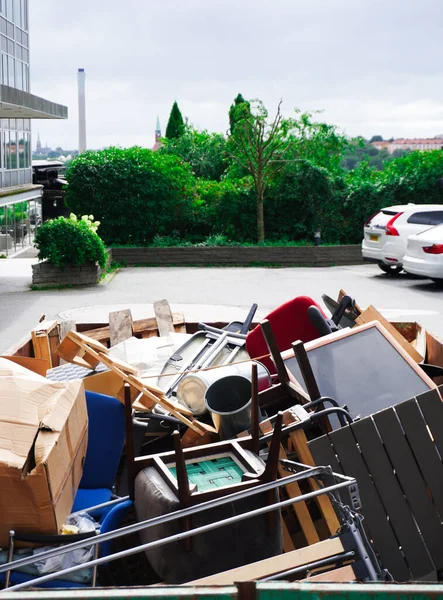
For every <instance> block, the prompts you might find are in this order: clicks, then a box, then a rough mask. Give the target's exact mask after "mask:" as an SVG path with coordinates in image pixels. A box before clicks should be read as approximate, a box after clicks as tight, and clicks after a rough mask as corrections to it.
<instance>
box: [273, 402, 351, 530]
mask: <svg viewBox="0 0 443 600" xmlns="http://www.w3.org/2000/svg"><path fill="white" fill-rule="evenodd" d="M283 421H284V423H285V425H289V424H290V423H293V422H294V419H293V416H292V413H290V412H289V411H288V412H287V413H285V414H284V416H283ZM289 439H290V440H291V443H292V445H293V447H294V450H295V451H296V453H297V456H298V458H299V460H300V462H302V463H303V464H304V465H310V466H314V465H315V462H314V459H313V458H312V454H311V451H310V450H309V448H308V440H307V438H306V434H305V432H304V431H303V429H299V430H298V431H293V432H292V433H290V434H289ZM309 485H310V487H311V489H312V490H313V491H316V490H318V489H320V488H319V486H318V484H317V483H316V482H315V481H314V480H313V479H309ZM316 502H317V504H318V507H319V509H320V512H321V514H322V515H323V518H324V520H325V522H326V525H327V527H328V529H329V532H330V534H331V535H334V534H335V533H336V532H337V531H338V529H340V521H339V520H338V518H337V515H336V514H335V510H334V507H333V506H332V503H331V501H330V499H329V497H328V496H326V495H322V496H318V497H317V498H316Z"/></svg>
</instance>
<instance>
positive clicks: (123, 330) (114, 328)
mask: <svg viewBox="0 0 443 600" xmlns="http://www.w3.org/2000/svg"><path fill="white" fill-rule="evenodd" d="M130 337H132V314H131V311H130V310H129V309H125V310H117V311H114V312H110V313H109V340H110V345H111V347H112V346H116V345H117V344H120V342H124V341H125V340H128V339H129V338H130Z"/></svg>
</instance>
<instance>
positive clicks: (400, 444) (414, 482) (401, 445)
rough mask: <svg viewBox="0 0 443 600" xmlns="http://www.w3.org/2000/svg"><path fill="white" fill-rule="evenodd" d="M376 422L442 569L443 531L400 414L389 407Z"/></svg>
mask: <svg viewBox="0 0 443 600" xmlns="http://www.w3.org/2000/svg"><path fill="white" fill-rule="evenodd" d="M374 420H375V424H376V425H377V429H378V430H379V432H380V434H381V437H382V440H383V443H384V445H385V448H386V450H387V452H388V454H389V457H390V459H391V462H392V464H393V467H394V469H395V472H396V474H397V477H398V480H399V482H400V485H401V486H402V488H403V491H404V493H405V496H406V498H407V500H408V503H409V506H410V507H411V510H412V512H413V513H414V516H415V519H416V521H417V524H418V526H419V528H420V531H421V534H422V536H423V539H424V541H425V543H426V546H427V547H428V550H429V552H430V554H431V556H432V559H433V561H434V563H435V565H436V567H437V568H442V567H443V544H442V543H441V540H442V535H443V529H442V526H441V523H440V519H439V518H438V516H437V513H436V512H435V510H434V507H433V505H432V501H431V499H430V497H429V495H428V492H427V489H426V486H425V483H424V481H423V479H422V476H421V474H420V471H419V469H418V467H417V463H416V462H415V459H414V456H413V454H412V452H411V449H410V447H409V444H408V442H407V440H406V438H405V436H404V434H403V433H402V431H401V429H400V428H399V427H398V419H397V415H396V414H395V412H394V409H392V408H389V409H386V410H383V411H382V412H379V413H377V414H375V415H374Z"/></svg>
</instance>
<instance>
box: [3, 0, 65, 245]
mask: <svg viewBox="0 0 443 600" xmlns="http://www.w3.org/2000/svg"><path fill="white" fill-rule="evenodd" d="M0 57H1V58H0V125H1V126H0V256H1V255H6V256H10V255H13V254H15V253H17V252H19V251H20V250H21V249H23V248H25V247H27V246H30V245H32V241H33V236H34V233H35V228H36V227H37V226H38V225H39V223H40V220H41V214H42V211H41V195H42V188H41V186H36V185H33V183H32V181H33V179H32V166H31V122H32V119H54V118H55V119H63V118H67V108H66V107H64V106H61V105H58V104H54V103H53V102H50V101H48V100H45V99H43V98H39V97H37V96H33V95H32V94H31V93H30V89H31V84H30V60H29V0H0Z"/></svg>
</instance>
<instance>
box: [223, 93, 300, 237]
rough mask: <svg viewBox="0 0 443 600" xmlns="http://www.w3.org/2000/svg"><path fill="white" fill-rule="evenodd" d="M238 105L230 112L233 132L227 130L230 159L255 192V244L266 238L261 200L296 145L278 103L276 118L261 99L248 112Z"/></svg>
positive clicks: (243, 106) (262, 202)
mask: <svg viewBox="0 0 443 600" xmlns="http://www.w3.org/2000/svg"><path fill="white" fill-rule="evenodd" d="M245 104H246V103H245V102H241V103H240V104H238V105H237V106H236V108H235V109H234V112H233V120H232V122H233V123H234V124H235V126H234V130H233V131H232V130H230V131H229V135H230V141H231V145H232V146H231V147H232V151H231V152H230V156H231V157H232V159H233V160H235V161H236V162H237V163H238V164H239V165H240V166H241V167H243V168H244V169H245V170H246V171H247V172H248V173H249V174H250V175H251V177H252V179H253V181H254V186H255V193H256V218H257V241H258V242H263V241H264V239H265V222H264V199H265V193H266V190H267V188H268V187H269V185H270V183H271V181H272V179H273V177H274V176H275V174H276V173H277V172H278V171H279V170H281V168H282V167H283V162H282V160H283V155H284V151H285V150H288V148H289V146H290V145H292V144H294V143H295V140H292V141H291V140H290V139H289V133H290V123H289V122H288V121H286V120H285V119H283V116H282V114H281V111H280V107H281V101H280V103H279V105H278V108H277V112H276V115H275V117H274V118H273V119H272V120H269V115H268V111H267V110H266V108H265V106H264V105H263V103H262V102H261V101H260V100H254V101H253V103H252V106H251V110H248V109H247V108H246V106H245Z"/></svg>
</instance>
